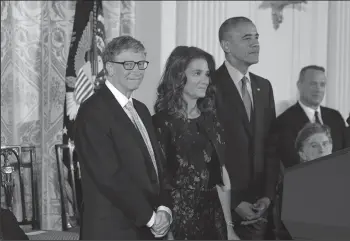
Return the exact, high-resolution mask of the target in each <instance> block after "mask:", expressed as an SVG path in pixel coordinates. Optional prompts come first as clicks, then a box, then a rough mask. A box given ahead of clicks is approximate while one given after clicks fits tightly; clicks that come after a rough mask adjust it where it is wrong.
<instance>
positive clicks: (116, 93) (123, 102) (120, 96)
mask: <svg viewBox="0 0 350 241" xmlns="http://www.w3.org/2000/svg"><path fill="white" fill-rule="evenodd" d="M105 83H106V86H107V88H108V89H109V90H110V91H111V92H112V94H113V95H114V97H115V98H116V100H117V101H118V103H119V104H120V105H121V107H122V108H123V110H124V111H125V113H126V114H127V115H128V116H129V118H130V120H131V121H132V117H131V114H130V113H129V111H128V110H127V109H126V108H125V106H126V104H127V103H128V102H129V101H131V103H132V98H131V97H130V98H129V99H128V98H127V97H126V96H125V95H124V94H122V93H121V92H120V91H119V90H118V89H117V88H115V87H114V86H113V85H112V84H111V82H109V81H108V80H106V82H105ZM141 122H142V120H141ZM142 124H143V123H142ZM160 210H162V211H166V212H167V213H169V214H170V217H171V220H170V221H172V213H171V210H170V209H169V208H168V207H165V206H159V207H158V209H157V211H160ZM155 218H156V213H155V212H153V215H152V217H151V219H150V220H149V222H148V223H147V226H148V227H152V226H153V224H154V222H155Z"/></svg>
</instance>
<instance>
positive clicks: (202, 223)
mask: <svg viewBox="0 0 350 241" xmlns="http://www.w3.org/2000/svg"><path fill="white" fill-rule="evenodd" d="M205 119H207V121H204V120H205ZM153 121H154V125H155V129H156V133H157V137H158V140H159V142H160V145H161V148H162V150H163V152H164V154H165V157H166V158H165V159H166V163H164V165H163V166H164V168H163V169H164V171H165V173H166V176H167V179H168V180H167V182H168V183H169V184H170V186H171V191H170V192H171V196H172V199H173V210H172V212H173V223H172V227H171V231H172V232H173V235H174V238H175V239H180V240H188V239H190V240H191V239H192V240H194V239H211V240H213V239H216V240H222V239H227V234H226V223H225V220H224V215H223V211H222V207H221V203H220V200H219V196H218V193H217V189H216V185H222V178H221V166H220V161H219V158H218V155H217V152H216V148H215V146H216V145H215V144H214V143H217V142H218V141H220V134H219V133H215V134H216V135H214V136H215V138H214V140H213V138H210V137H209V136H210V135H208V132H210V131H212V132H213V130H214V132H216V131H215V127H216V126H215V123H214V122H213V121H212V120H210V119H209V121H208V117H206V116H205V115H203V114H202V115H201V116H200V117H198V118H196V119H190V120H187V121H185V120H180V119H173V118H172V117H170V116H167V115H165V114H161V113H157V114H156V115H155V116H153ZM213 141H214V143H213Z"/></svg>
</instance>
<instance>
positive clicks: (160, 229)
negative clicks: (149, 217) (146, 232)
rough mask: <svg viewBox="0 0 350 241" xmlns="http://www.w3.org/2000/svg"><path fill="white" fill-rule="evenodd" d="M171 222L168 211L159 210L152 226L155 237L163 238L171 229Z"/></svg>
mask: <svg viewBox="0 0 350 241" xmlns="http://www.w3.org/2000/svg"><path fill="white" fill-rule="evenodd" d="M170 224H171V216H170V214H169V213H167V212H166V211H163V210H159V211H157V213H156V218H155V221H154V224H153V226H152V227H151V232H152V233H153V235H154V237H156V238H162V237H164V236H165V235H166V234H167V233H168V231H169V229H170Z"/></svg>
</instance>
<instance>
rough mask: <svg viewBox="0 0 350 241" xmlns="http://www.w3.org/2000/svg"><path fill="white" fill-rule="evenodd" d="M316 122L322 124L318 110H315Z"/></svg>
mask: <svg viewBox="0 0 350 241" xmlns="http://www.w3.org/2000/svg"><path fill="white" fill-rule="evenodd" d="M315 123H318V124H322V123H321V121H320V118H319V117H318V111H315Z"/></svg>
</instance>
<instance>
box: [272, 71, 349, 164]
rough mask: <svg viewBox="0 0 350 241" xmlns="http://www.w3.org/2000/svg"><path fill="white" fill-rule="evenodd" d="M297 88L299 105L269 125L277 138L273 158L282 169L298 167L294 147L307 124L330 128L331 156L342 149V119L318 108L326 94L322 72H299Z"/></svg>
mask: <svg viewBox="0 0 350 241" xmlns="http://www.w3.org/2000/svg"><path fill="white" fill-rule="evenodd" d="M297 86H298V90H299V94H300V98H299V101H298V102H297V103H296V104H294V105H293V106H291V107H289V108H288V109H287V110H286V111H284V112H283V113H282V114H281V115H279V116H278V118H277V119H276V121H275V123H274V124H273V133H274V134H275V135H276V136H277V138H276V145H277V150H278V157H277V158H278V159H280V160H281V161H282V163H283V165H284V167H285V168H289V167H292V166H294V165H296V164H299V162H300V160H299V156H298V153H297V151H296V150H295V148H294V143H295V139H296V137H297V135H298V132H299V131H300V130H301V129H302V128H303V127H304V125H305V124H306V123H308V122H319V123H321V124H326V125H327V126H329V127H330V129H331V135H332V140H333V152H335V151H338V150H341V149H343V148H344V147H345V136H344V132H345V122H344V119H343V117H342V116H341V114H340V113H339V112H338V111H337V110H334V109H331V108H328V107H324V106H321V102H322V100H323V98H324V94H325V90H326V75H325V69H324V68H323V67H320V66H316V65H309V66H306V67H304V68H302V69H301V71H300V75H299V80H298V82H297Z"/></svg>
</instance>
